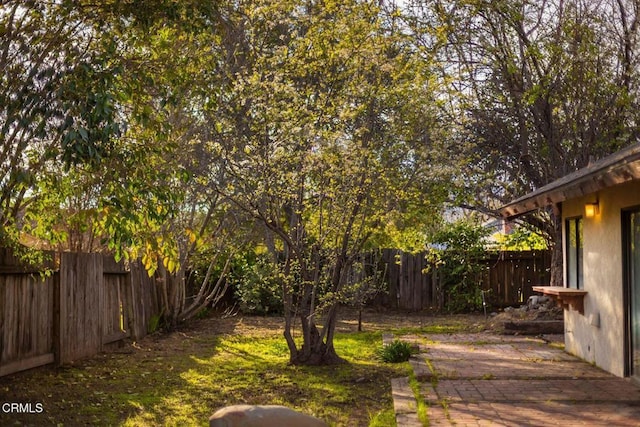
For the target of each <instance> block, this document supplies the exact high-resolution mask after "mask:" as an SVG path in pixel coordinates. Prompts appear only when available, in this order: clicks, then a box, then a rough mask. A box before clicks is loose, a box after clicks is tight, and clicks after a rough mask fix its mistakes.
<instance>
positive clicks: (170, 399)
mask: <svg viewBox="0 0 640 427" xmlns="http://www.w3.org/2000/svg"><path fill="white" fill-rule="evenodd" d="M416 319H417V318H416ZM416 319H412V318H408V317H406V316H405V317H404V318H403V319H402V321H398V318H397V317H393V316H391V317H389V318H387V317H385V316H383V315H379V314H376V315H375V319H371V320H369V321H368V322H366V323H365V330H366V332H355V328H354V326H353V323H350V321H345V322H342V323H341V324H340V326H339V331H340V332H339V333H338V334H337V336H336V339H335V346H336V350H337V352H338V354H340V355H341V356H342V357H344V358H345V359H346V360H347V361H348V362H349V363H347V364H345V365H341V366H331V367H301V366H290V365H289V364H288V363H287V362H288V350H287V347H286V343H285V341H284V339H283V338H282V335H281V323H280V319H277V318H233V319H219V318H208V319H201V320H198V321H196V322H194V324H192V325H190V326H188V327H186V328H184V329H182V330H181V331H179V332H174V333H172V334H154V335H151V336H149V337H147V338H145V339H144V340H142V341H141V342H139V343H131V344H130V345H127V346H124V347H122V348H120V349H117V350H115V351H114V352H110V353H106V354H101V355H98V356H97V357H95V358H93V359H90V360H86V361H81V362H79V363H77V364H76V365H75V366H69V367H63V368H57V369H56V368H52V367H45V368H38V369H34V370H31V371H27V372H23V373H18V374H15V375H12V376H9V377H3V378H0V403H2V402H32V403H42V405H43V407H44V412H43V413H41V414H19V415H18V414H5V413H2V412H0V425H43V424H46V425H58V426H75V425H124V426H136V427H137V426H156V425H166V426H204V425H206V424H207V419H208V417H209V416H210V415H211V413H213V412H214V411H215V410H216V409H217V408H219V407H222V406H226V405H230V404H236V403H250V404H282V405H286V406H289V407H292V408H294V409H296V410H299V411H302V412H305V413H309V414H312V415H315V416H317V417H320V418H322V419H324V420H326V421H327V422H328V423H329V424H330V425H332V426H374V427H380V426H385V427H388V426H393V425H395V417H394V413H393V404H392V398H391V387H390V379H391V378H394V377H401V376H408V375H409V374H410V371H411V370H410V367H409V364H408V363H403V364H398V365H389V364H385V363H382V362H380V361H378V360H377V359H376V357H375V352H376V349H378V348H379V347H380V344H381V342H382V338H381V334H382V331H389V330H392V329H394V328H395V327H396V326H398V325H400V326H398V327H401V328H403V329H404V328H408V329H411V328H412V327H411V326H410V325H411V322H412V321H416V322H417V320H416ZM420 319H421V320H420V322H421V323H422V322H423V321H424V322H427V321H428V320H429V319H431V318H426V319H427V320H425V318H420ZM432 321H433V322H434V324H433V325H431V326H429V325H426V324H421V325H419V326H418V328H419V330H420V331H423V330H425V328H432V329H430V330H434V329H433V328H435V330H438V331H442V329H440V328H443V326H439V325H438V324H437V322H441V321H442V319H441V318H434V319H432ZM403 322H404V326H403V325H402V324H401V323H403ZM456 322H458V321H456ZM456 324H460V325H461V322H458V323H456ZM446 327H447V328H450V329H448V331H449V332H453V331H454V329H452V328H454V326H453V325H449V326H446ZM458 327H459V328H462V327H463V326H455V328H458ZM456 330H458V329H456Z"/></svg>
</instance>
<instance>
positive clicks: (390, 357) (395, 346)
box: [376, 340, 415, 363]
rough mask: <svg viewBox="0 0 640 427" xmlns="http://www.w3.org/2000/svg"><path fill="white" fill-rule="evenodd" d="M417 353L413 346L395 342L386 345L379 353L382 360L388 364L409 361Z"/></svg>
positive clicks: (403, 342)
mask: <svg viewBox="0 0 640 427" xmlns="http://www.w3.org/2000/svg"><path fill="white" fill-rule="evenodd" d="M414 353H415V351H414V349H413V347H412V346H411V344H409V343H408V342H405V341H400V340H394V341H393V342H392V343H391V344H385V345H383V346H382V347H381V348H379V349H378V351H377V354H376V355H377V356H378V358H379V359H380V360H382V361H383V362H386V363H400V362H406V361H407V360H409V358H410V357H411V355H412V354H414Z"/></svg>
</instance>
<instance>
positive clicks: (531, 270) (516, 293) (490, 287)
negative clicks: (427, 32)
mask: <svg viewBox="0 0 640 427" xmlns="http://www.w3.org/2000/svg"><path fill="white" fill-rule="evenodd" d="M477 262H478V263H479V264H480V265H481V266H482V267H483V269H482V273H481V274H480V275H479V277H478V278H477V279H476V280H477V283H478V285H479V287H480V289H482V290H483V291H485V297H486V299H487V301H488V303H489V305H492V306H494V307H504V306H510V305H518V304H522V303H524V302H526V301H527V299H528V298H529V296H531V295H532V294H533V291H532V289H531V288H532V286H535V285H540V284H548V283H549V281H550V277H551V276H550V270H549V268H550V265H551V256H550V252H548V251H524V252H500V253H492V254H487V256H486V257H485V258H483V259H480V260H478V261H477ZM378 263H379V264H378V265H379V267H378V269H379V270H380V269H383V270H384V271H385V274H384V280H385V282H386V284H387V286H388V294H387V295H386V296H384V297H383V298H382V301H380V302H381V303H382V304H384V305H385V306H387V307H393V308H398V309H401V310H411V311H419V310H439V309H441V308H442V307H443V305H444V298H445V295H444V292H443V289H442V286H441V285H440V272H439V271H438V269H437V268H434V267H433V266H429V264H428V261H427V260H426V258H425V254H424V253H423V254H416V255H412V254H408V253H403V252H401V251H398V250H392V249H385V250H383V251H382V253H381V254H380V259H379V261H378Z"/></svg>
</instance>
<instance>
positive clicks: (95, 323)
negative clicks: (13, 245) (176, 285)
mask: <svg viewBox="0 0 640 427" xmlns="http://www.w3.org/2000/svg"><path fill="white" fill-rule="evenodd" d="M49 256H50V257H52V261H51V262H50V263H49V265H48V266H46V268H49V269H50V270H51V271H52V274H50V275H48V276H46V277H43V276H42V275H41V272H40V271H35V270H29V269H26V268H24V267H22V266H21V265H20V263H19V262H18V260H16V259H15V258H14V257H13V256H12V255H11V253H10V252H9V251H7V250H4V249H0V376H3V375H7V374H10V373H13V372H17V371H21V370H24V369H30V368H33V367H36V366H40V365H46V364H49V363H58V364H64V363H68V362H71V361H73V360H77V359H80V358H83V357H88V356H92V355H94V354H97V353H98V352H100V351H102V350H103V349H104V348H105V347H106V346H108V345H109V344H110V343H113V342H116V341H119V340H122V339H124V338H127V337H131V338H134V339H140V338H142V337H143V336H145V335H146V334H147V331H148V328H149V321H150V319H151V318H152V317H153V316H158V315H159V314H160V307H159V303H158V293H157V292H158V287H157V285H156V281H155V279H154V278H150V277H149V276H148V275H147V273H146V271H144V269H143V268H142V267H141V265H140V264H139V263H131V264H130V265H129V266H128V267H127V268H125V266H124V264H123V263H116V262H115V261H114V260H113V258H112V257H109V256H105V255H102V254H78V253H62V254H53V253H50V254H49Z"/></svg>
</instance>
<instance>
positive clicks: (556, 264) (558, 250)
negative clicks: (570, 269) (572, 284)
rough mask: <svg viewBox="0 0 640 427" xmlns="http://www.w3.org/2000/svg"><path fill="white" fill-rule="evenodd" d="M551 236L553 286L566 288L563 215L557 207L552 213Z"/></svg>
mask: <svg viewBox="0 0 640 427" xmlns="http://www.w3.org/2000/svg"><path fill="white" fill-rule="evenodd" d="M550 216H551V224H550V227H549V228H550V229H551V233H550V234H551V235H552V236H553V242H552V244H551V245H550V249H551V283H550V285H551V286H564V270H563V268H562V267H563V256H562V214H561V211H560V207H559V206H556V207H554V208H553V211H552V212H551V215H550Z"/></svg>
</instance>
